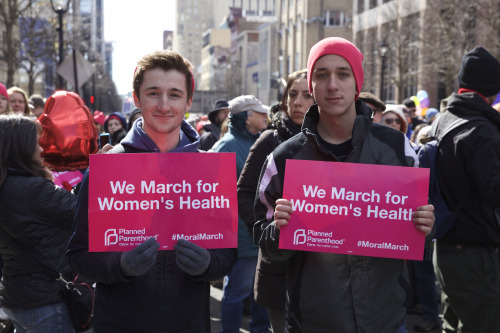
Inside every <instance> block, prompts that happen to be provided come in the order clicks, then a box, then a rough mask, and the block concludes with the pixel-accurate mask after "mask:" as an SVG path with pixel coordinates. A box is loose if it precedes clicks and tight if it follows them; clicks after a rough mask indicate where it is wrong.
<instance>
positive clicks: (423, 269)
mask: <svg viewBox="0 0 500 333" xmlns="http://www.w3.org/2000/svg"><path fill="white" fill-rule="evenodd" d="M413 267H414V268H415V275H416V276H417V281H416V282H417V290H418V294H419V299H420V304H422V318H423V319H424V320H436V319H438V318H439V308H438V298H437V291H436V275H434V265H433V264H432V249H425V253H424V260H423V261H414V262H413Z"/></svg>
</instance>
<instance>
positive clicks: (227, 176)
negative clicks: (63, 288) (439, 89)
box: [89, 153, 238, 252]
mask: <svg viewBox="0 0 500 333" xmlns="http://www.w3.org/2000/svg"><path fill="white" fill-rule="evenodd" d="M235 160H236V158H235V154H234V153H219V154H211V153H168V154H155V153H151V154H97V155H90V174H89V251H91V252H107V251H126V250H130V249H132V248H134V247H136V246H137V245H139V244H140V243H142V242H144V241H145V240H147V239H148V238H149V237H155V238H156V240H157V241H158V243H160V245H161V247H160V249H161V250H172V249H173V246H174V245H175V244H176V243H177V240H178V239H180V238H184V239H187V240H189V241H191V242H193V243H195V244H197V245H199V246H201V247H203V248H207V249H209V248H230V247H237V242H238V208H237V207H238V204H237V197H236V162H235Z"/></svg>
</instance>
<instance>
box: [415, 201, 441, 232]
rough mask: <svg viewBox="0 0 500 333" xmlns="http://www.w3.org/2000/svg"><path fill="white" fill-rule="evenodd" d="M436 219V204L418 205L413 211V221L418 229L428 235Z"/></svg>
mask: <svg viewBox="0 0 500 333" xmlns="http://www.w3.org/2000/svg"><path fill="white" fill-rule="evenodd" d="M434 219H435V218H434V206H433V205H425V206H420V207H418V208H417V210H416V211H415V213H413V218H412V222H413V223H414V224H415V227H416V228H417V229H418V230H420V231H422V232H424V233H425V235H426V236H427V235H428V234H430V233H431V230H432V227H433V226H434Z"/></svg>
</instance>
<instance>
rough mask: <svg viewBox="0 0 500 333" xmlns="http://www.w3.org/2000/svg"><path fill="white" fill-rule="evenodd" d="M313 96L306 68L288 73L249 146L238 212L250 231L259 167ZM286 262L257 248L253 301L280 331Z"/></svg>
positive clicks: (291, 131)
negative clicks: (272, 258)
mask: <svg viewBox="0 0 500 333" xmlns="http://www.w3.org/2000/svg"><path fill="white" fill-rule="evenodd" d="M313 104H314V99H313V97H312V95H311V94H310V93H309V90H308V87H307V71H306V70H301V71H297V72H294V73H292V74H291V75H290V76H289V77H288V81H287V85H286V88H285V91H284V93H283V99H282V101H281V104H280V105H277V106H276V107H274V109H275V112H272V116H271V123H270V126H269V127H270V129H268V130H266V131H264V132H263V133H262V134H261V136H260V137H259V138H258V139H257V141H256V142H255V144H254V145H253V146H252V148H251V149H250V154H249V155H248V158H247V160H246V162H245V166H244V168H243V171H242V172H241V175H240V178H239V179H238V213H239V215H240V217H241V218H242V219H243V220H244V221H245V224H246V225H247V226H248V227H249V228H250V232H252V228H253V224H254V223H255V221H256V219H255V215H254V202H255V193H256V191H257V182H258V180H259V176H260V171H261V169H262V166H263V165H264V162H265V161H266V158H267V155H269V154H270V153H271V152H272V151H273V150H274V148H276V147H277V146H278V145H279V144H280V143H282V142H284V141H286V140H288V139H289V138H291V137H292V136H294V135H296V134H298V133H299V132H300V126H301V125H302V121H303V119H304V115H305V113H306V112H307V109H308V108H309V107H310V106H311V105H313ZM286 269H287V262H286V261H283V262H271V261H270V260H269V259H267V258H263V257H262V253H261V251H259V257H258V261H257V272H256V276H255V283H254V295H255V301H256V302H257V304H259V305H262V306H264V307H266V308H267V311H268V314H269V320H270V322H271V326H272V329H273V332H283V331H284V324H285V297H286V295H285V272H286Z"/></svg>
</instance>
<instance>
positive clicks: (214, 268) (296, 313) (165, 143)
mask: <svg viewBox="0 0 500 333" xmlns="http://www.w3.org/2000/svg"><path fill="white" fill-rule="evenodd" d="M192 70H193V68H192V65H191V63H190V62H189V61H188V60H187V59H185V58H184V57H182V55H180V54H178V53H176V52H173V51H158V52H154V53H151V54H147V55H145V56H143V57H142V58H141V59H139V60H138V63H137V68H136V70H135V71H134V76H133V98H134V103H135V106H136V108H134V109H133V110H132V111H131V112H129V113H128V119H127V118H126V117H125V115H124V114H122V113H121V112H114V113H111V114H104V113H103V112H101V111H98V110H95V111H93V112H92V111H91V110H90V109H88V108H87V107H86V106H85V105H84V103H83V101H82V100H81V99H80V98H79V97H78V96H77V95H76V94H74V93H64V94H61V93H59V94H57V93H55V94H54V95H53V96H51V97H50V98H51V99H55V98H56V97H57V98H58V99H59V100H61V99H62V100H63V101H64V100H65V99H66V98H72V99H73V100H72V101H73V102H74V103H77V105H79V108H78V110H79V111H78V112H80V116H79V117H80V118H78V119H79V121H81V122H82V123H85V126H86V129H87V130H85V131H82V130H81V128H80V130H76V131H75V130H73V129H74V126H72V125H74V124H73V123H71V119H74V118H72V117H76V115H73V116H68V117H61V116H58V117H56V116H55V114H56V113H55V111H54V110H53V109H54V105H55V103H54V102H51V103H50V105H51V106H50V107H47V105H48V104H49V103H47V104H45V103H46V100H44V98H43V97H42V96H40V95H36V94H35V95H32V96H30V97H29V98H28V96H27V94H26V93H25V92H24V91H23V90H22V89H21V88H19V87H9V88H7V87H5V86H4V85H3V84H0V254H1V258H2V260H3V270H2V273H3V277H2V288H1V289H0V296H1V297H0V305H1V307H2V308H3V310H4V311H5V313H6V314H7V315H8V317H9V319H10V320H11V321H12V322H13V324H14V326H15V328H16V332H73V331H74V328H73V326H72V323H71V320H70V317H69V313H68V309H67V307H66V304H65V303H64V301H63V299H62V296H61V293H60V290H61V288H62V286H61V284H60V283H59V282H58V281H55V280H53V279H51V278H50V277H49V276H46V275H45V274H44V272H42V271H40V270H39V269H38V267H37V266H36V265H34V264H33V263H32V262H31V261H30V258H29V256H28V255H27V254H29V255H31V256H35V257H36V258H37V259H38V260H39V261H41V262H43V263H44V264H45V265H46V266H48V267H51V268H52V269H54V270H56V271H59V272H61V273H62V274H63V275H64V276H67V277H68V278H70V277H72V276H75V274H79V275H81V276H83V277H84V278H85V279H88V281H92V283H95V290H96V297H95V302H94V317H93V331H94V332H96V333H103V332H106V333H113V332H193V333H194V332H196V333H198V332H210V331H211V324H210V308H209V304H210V301H209V297H210V288H211V283H213V282H214V281H220V280H221V279H223V287H222V288H223V297H222V301H221V309H220V312H221V327H222V328H221V331H220V332H221V333H235V332H239V330H240V327H241V325H242V316H243V313H244V309H245V304H246V303H247V302H248V303H249V310H248V314H249V315H250V318H251V320H250V332H252V333H262V332H270V331H272V332H276V333H282V332H380V333H386V332H388V333H404V332H407V327H406V322H405V316H406V314H407V313H408V312H411V311H413V312H416V313H419V314H421V316H422V321H421V322H420V323H418V324H417V325H416V326H415V327H414V328H413V329H414V330H416V331H418V332H429V331H433V330H439V329H442V330H443V332H457V333H458V332H462V333H471V332H485V333H486V332H500V281H499V280H500V260H499V253H498V248H499V246H500V222H499V220H498V216H499V213H498V209H499V208H500V193H498V189H499V188H500V187H499V186H498V181H499V180H500V165H499V168H496V163H500V162H499V161H500V136H499V131H500V113H499V112H497V111H496V110H495V109H494V108H493V107H492V106H493V104H494V102H495V98H496V96H497V94H498V93H499V92H500V63H499V62H498V60H497V59H496V58H495V57H494V56H493V55H491V54H490V53H489V52H488V51H487V50H485V49H484V48H482V47H478V48H475V49H474V50H472V51H470V52H469V53H467V54H466V55H464V58H463V61H462V66H461V69H460V72H459V75H458V87H459V90H458V91H457V92H456V93H453V94H452V95H451V96H450V97H449V98H448V99H447V101H446V102H445V103H444V105H443V106H442V107H440V110H438V109H437V108H432V107H431V108H426V109H425V110H424V111H425V113H424V112H422V109H421V108H419V106H418V105H417V104H418V103H416V100H415V98H413V97H414V96H408V98H407V99H405V100H404V101H401V103H400V104H386V103H385V102H384V101H382V100H381V99H380V98H379V97H378V96H377V95H376V94H374V93H373V92H368V91H363V90H362V88H363V81H364V72H363V54H362V53H361V52H360V51H359V49H358V48H357V47H356V46H355V45H354V44H352V43H351V42H349V41H347V40H345V39H342V38H338V37H329V38H325V39H323V40H321V41H319V42H318V43H316V44H315V45H314V46H313V47H312V48H311V50H310V52H309V56H308V60H307V68H306V69H303V70H299V71H296V72H293V73H289V74H288V75H286V77H285V82H286V85H285V86H284V87H283V94H282V99H281V100H280V101H279V102H278V103H276V104H275V105H272V106H267V105H264V104H263V103H262V102H261V101H260V100H259V99H258V98H257V97H256V96H253V95H241V96H237V97H235V98H233V99H230V100H226V99H219V100H216V101H215V102H214V104H213V106H212V108H211V110H210V111H209V113H208V115H207V116H206V117H205V119H202V118H199V119H196V120H194V121H192V122H191V123H189V122H188V121H187V120H186V117H185V115H186V113H187V112H189V111H190V109H191V107H192V104H193V94H194V86H195V85H194V78H193V74H192ZM56 95H57V96H56ZM44 105H45V107H44ZM74 109H75V108H72V110H71V111H72V112H74ZM65 111H66V110H59V113H58V114H61V113H64V112H65ZM68 114H69V113H68ZM51 115H52V118H51V119H50V121H47V120H46V118H50V116H51ZM471 116H474V117H476V118H477V117H480V118H481V119H480V120H477V119H474V120H470V121H469V122H467V124H466V125H464V126H463V127H458V128H457V129H456V130H454V132H453V135H448V136H446V137H445V138H444V139H443V143H442V145H440V146H439V149H440V150H439V157H438V163H437V168H438V172H439V174H440V179H441V180H440V184H439V185H440V187H441V188H442V189H443V197H444V199H445V200H446V201H447V203H448V204H449V206H450V207H451V209H452V210H453V211H454V212H455V214H456V216H457V218H456V223H455V226H454V227H453V228H452V229H451V230H450V231H449V232H448V233H447V234H446V235H445V236H443V237H442V238H440V239H437V240H435V239H434V232H433V231H434V229H435V225H434V222H435V216H434V206H433V205H432V204H431V203H429V204H425V205H422V206H420V207H414V212H413V215H412V216H411V219H410V220H411V223H412V224H413V225H412V228H413V226H414V228H415V230H416V231H417V232H418V233H421V235H422V238H425V250H424V254H423V260H422V261H412V260H403V259H394V258H383V257H374V256H365V255H350V254H341V253H323V252H316V251H298V250H284V249H282V248H280V246H279V243H280V231H281V230H283V229H285V228H287V226H288V225H289V223H292V222H291V221H290V218H291V216H292V214H293V205H292V202H291V201H290V198H286V197H284V195H283V189H284V183H285V165H286V161H287V160H309V161H326V162H341V163H343V162H347V163H362V164H378V165H387V166H399V167H418V164H419V161H418V158H417V152H418V150H419V149H420V147H421V146H422V145H423V144H425V143H426V142H428V141H429V140H431V139H433V138H434V137H439V135H440V133H443V131H444V130H445V129H446V127H447V126H449V124H450V123H452V122H453V121H454V120H456V119H457V118H461V117H462V118H467V117H471ZM75 119H76V118H75ZM51 126H52V127H51ZM57 126H59V127H57ZM53 127H57V130H54V129H53ZM71 131H73V132H71ZM84 132H85V133H86V135H83V134H82V133H84ZM61 133H63V134H64V135H65V137H62V139H64V140H60V139H61V135H62V134H61ZM88 133H91V135H88ZM104 133H108V134H109V137H110V142H109V144H107V145H105V146H103V147H99V148H97V142H99V136H100V135H101V134H104ZM51 136H52V137H51ZM40 138H42V139H40ZM58 140H59V141H60V142H64V144H65V145H66V147H61V146H58V147H59V148H58V149H59V150H57V149H56V150H55V154H56V155H57V152H58V151H59V153H60V155H61V156H63V150H64V149H70V151H71V152H75V153H80V154H82V153H83V154H84V156H85V158H86V159H87V161H86V163H84V164H82V163H81V161H80V162H79V163H76V162H75V161H69V160H68V159H64V158H62V157H61V158H60V159H57V156H56V158H55V159H54V156H53V155H51V158H52V160H51V161H52V162H51V163H47V162H48V160H45V159H44V158H48V154H47V152H48V151H49V148H50V149H52V151H53V150H54V149H53V146H54V142H56V141H58ZM59 141H58V142H59ZM75 142H78V144H75ZM50 144H52V146H50V147H49V145H50ZM198 152H209V153H219V152H229V153H234V154H235V157H236V158H235V162H236V165H235V167H236V168H235V169H236V173H237V174H236V179H237V199H238V230H237V235H238V243H237V248H218V249H205V248H203V247H201V246H199V245H196V244H195V242H192V241H189V240H186V239H178V240H177V242H176V244H175V247H174V248H173V249H172V250H160V244H159V243H158V241H157V240H156V239H155V238H149V239H147V240H145V241H144V242H142V243H141V244H140V245H138V246H136V247H135V248H133V249H130V250H125V251H122V252H90V251H89V184H90V183H91V182H92V180H91V178H90V176H89V164H88V159H89V156H90V155H91V154H96V153H97V154H122V153H127V154H136V153H198ZM121 156H125V155H121ZM125 157H126V156H125ZM54 161H55V162H54ZM58 163H59V165H58ZM65 170H68V171H71V170H78V171H79V172H80V173H81V178H82V179H81V182H79V183H78V184H77V185H76V186H74V187H69V188H66V189H64V188H61V187H59V186H56V185H54V182H53V181H54V177H55V174H54V172H55V171H65ZM134 172H137V170H135V171H134ZM139 172H140V171H139ZM303 177H307V172H305V173H304V175H303ZM374 177H377V176H376V175H374ZM145 218H146V217H145ZM169 222H172V223H189V221H169ZM436 223H439V221H436ZM12 242H16V243H19V245H21V246H20V247H17V246H12V245H13V244H12ZM19 249H22V251H19ZM23 251H25V252H23ZM437 281H438V282H439V285H440V287H441V288H440V289H439V290H437V288H436V282H437ZM438 293H441V295H438ZM439 296H440V297H439ZM438 302H441V303H442V305H443V307H444V312H443V318H442V319H441V318H440V317H439V310H438Z"/></svg>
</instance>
